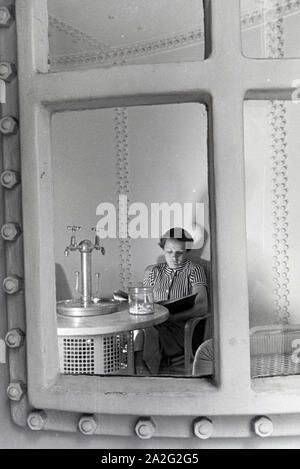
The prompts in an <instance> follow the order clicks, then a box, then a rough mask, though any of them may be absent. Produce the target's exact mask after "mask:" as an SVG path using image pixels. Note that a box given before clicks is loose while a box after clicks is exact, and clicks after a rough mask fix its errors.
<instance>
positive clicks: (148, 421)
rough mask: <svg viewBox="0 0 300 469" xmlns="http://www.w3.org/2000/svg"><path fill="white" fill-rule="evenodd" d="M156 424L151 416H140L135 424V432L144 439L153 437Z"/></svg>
mask: <svg viewBox="0 0 300 469" xmlns="http://www.w3.org/2000/svg"><path fill="white" fill-rule="evenodd" d="M155 430H156V425H155V422H154V420H153V419H152V418H151V417H142V418H140V419H139V420H138V421H137V423H136V425H135V433H136V435H137V436H138V437H139V438H141V439H142V440H148V439H150V438H152V437H153V435H154V433H155Z"/></svg>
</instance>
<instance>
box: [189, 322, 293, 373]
mask: <svg viewBox="0 0 300 469" xmlns="http://www.w3.org/2000/svg"><path fill="white" fill-rule="evenodd" d="M298 350H299V354H298V353H297V351H298ZM250 354H251V378H263V377H271V376H288V375H297V374H300V326H299V325H296V326H261V327H255V328H252V329H251V330H250ZM213 362H214V352H213V341H212V339H209V340H207V341H205V342H204V343H203V344H201V345H200V347H199V348H198V350H197V352H196V355H195V359H194V364H193V375H194V376H210V375H212V374H213Z"/></svg>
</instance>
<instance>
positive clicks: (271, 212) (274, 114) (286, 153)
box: [245, 101, 300, 377]
mask: <svg viewBox="0 0 300 469" xmlns="http://www.w3.org/2000/svg"><path fill="white" fill-rule="evenodd" d="M299 118H300V107H299V106H298V105H297V104H296V102H295V103H294V102H292V101H248V102H246V103H245V149H246V152H245V164H246V204H247V205H246V208H247V210H246V215H247V242H248V276H249V308H250V326H251V363H252V376H253V377H261V376H276V375H288V374H298V373H300V365H299V353H298V352H299V345H300V340H299V339H300V316H299V306H300V296H299V285H298V283H299V276H300V268H299V252H300V242H299V235H298V233H299V229H300V217H299V203H298V188H299V174H300V164H299V158H298V149H299V144H300V138H299V132H298V127H299V125H298V123H299Z"/></svg>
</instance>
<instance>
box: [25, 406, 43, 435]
mask: <svg viewBox="0 0 300 469" xmlns="http://www.w3.org/2000/svg"><path fill="white" fill-rule="evenodd" d="M46 421H47V415H46V413H45V412H44V411H43V410H36V411H33V412H31V413H30V414H29V415H28V417H27V425H28V427H29V428H30V429H31V430H33V431H39V430H43V428H44V427H45V424H46Z"/></svg>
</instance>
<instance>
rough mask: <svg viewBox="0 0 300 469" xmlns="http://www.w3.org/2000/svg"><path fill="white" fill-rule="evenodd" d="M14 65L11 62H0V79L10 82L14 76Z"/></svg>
mask: <svg viewBox="0 0 300 469" xmlns="http://www.w3.org/2000/svg"><path fill="white" fill-rule="evenodd" d="M16 72H17V69H16V66H15V64H13V63H11V62H0V79H1V80H4V81H7V82H10V81H12V79H13V78H14V77H15V76H16Z"/></svg>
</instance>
